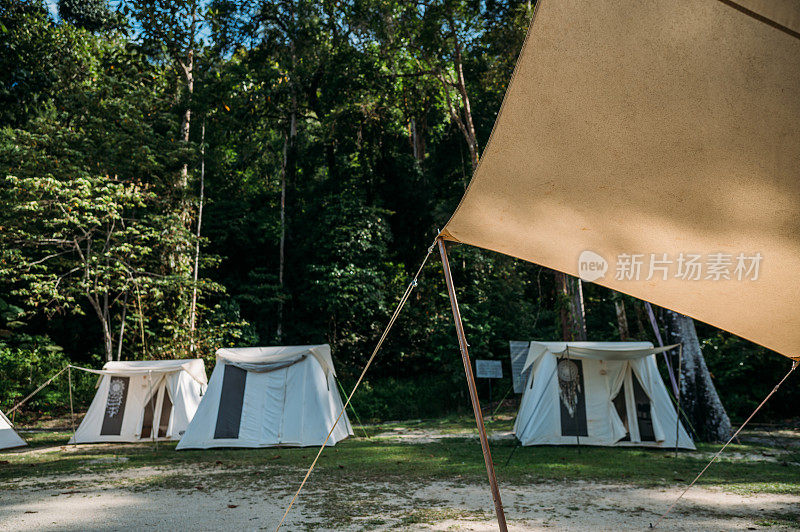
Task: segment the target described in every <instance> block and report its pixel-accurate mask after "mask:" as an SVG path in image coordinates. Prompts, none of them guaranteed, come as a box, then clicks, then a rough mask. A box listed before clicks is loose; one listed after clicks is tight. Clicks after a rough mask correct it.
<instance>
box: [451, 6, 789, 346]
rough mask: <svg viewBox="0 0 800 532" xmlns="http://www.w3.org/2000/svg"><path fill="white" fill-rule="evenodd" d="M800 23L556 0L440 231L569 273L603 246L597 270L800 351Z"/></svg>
mask: <svg viewBox="0 0 800 532" xmlns="http://www.w3.org/2000/svg"><path fill="white" fill-rule="evenodd" d="M798 31H800V2H798V1H788V0H784V1H775V2H766V1H756V0H751V1H744V2H737V3H735V4H734V3H733V2H728V1H720V0H648V1H647V2H642V1H641V0H596V1H593V2H585V1H582V0H542V1H541V2H540V5H539V6H538V8H537V13H536V15H535V17H534V20H533V22H532V24H531V28H530V30H529V34H528V38H527V40H526V43H525V45H524V47H523V50H522V52H521V54H520V57H519V60H518V63H517V67H516V71H515V73H514V76H513V78H512V81H511V84H510V86H509V89H508V91H507V93H506V97H505V101H504V103H503V107H502V109H501V111H500V114H499V116H498V119H497V122H496V124H495V127H494V131H493V133H492V136H491V139H490V141H489V144H488V145H487V147H486V150H485V153H484V154H483V157H482V159H481V162H480V165H479V167H478V169H477V171H476V173H475V175H474V176H473V178H472V182H471V183H470V186H469V188H468V190H467V192H466V194H465V196H464V198H463V199H462V201H461V203H460V205H459V207H458V209H457V210H456V212H455V213H454V215H453V217H452V218H451V219H450V221H449V222H448V223H447V225H446V227H445V228H444V230H443V232H442V235H443V237H444V238H446V239H448V240H453V241H458V242H463V243H466V244H471V245H474V246H479V247H482V248H486V249H491V250H495V251H498V252H501V253H505V254H507V255H511V256H514V257H518V258H521V259H525V260H528V261H531V262H534V263H537V264H541V265H543V266H547V267H549V268H553V269H556V270H559V271H562V272H566V273H569V274H572V275H578V273H579V271H578V261H579V257H580V256H581V253H582V252H584V251H591V252H594V253H596V254H597V255H599V256H600V257H602V258H603V259H605V260H606V261H607V262H608V265H609V266H608V267H609V269H608V271H607V272H606V274H605V276H604V277H602V278H600V279H597V281H596V282H598V283H599V284H602V285H604V286H608V287H610V288H613V289H615V290H619V291H621V292H624V293H627V294H631V295H633V296H636V297H639V298H642V299H646V300H648V301H651V302H653V303H655V304H658V305H661V306H663V307H667V308H670V309H673V310H675V311H677V312H681V313H684V314H687V315H689V316H692V317H694V318H697V319H699V320H702V321H705V322H708V323H710V324H712V325H715V326H718V327H720V328H723V329H726V330H728V331H730V332H733V333H735V334H737V335H740V336H742V337H745V338H748V339H750V340H752V341H754V342H757V343H759V344H762V345H764V346H766V347H768V348H770V349H774V350H776V351H778V352H780V353H783V354H784V355H787V356H791V357H798V356H800V311H798V302H800V34H798ZM682 253H683V254H685V257H687V258H688V256H689V255H690V254H696V255H699V256H701V259H700V260H699V261H698V262H699V263H702V264H706V266H707V267H709V265H708V261H709V258H710V257H711V256H712V255H715V254H723V255H724V256H725V257H728V256H730V260H731V261H732V262H733V264H731V265H730V267H729V277H730V279H725V278H724V277H721V278H720V279H714V278H713V276H712V278H707V275H708V273H707V271H703V272H702V276H701V278H700V279H697V280H687V279H684V278H680V277H676V274H677V273H678V272H677V271H676V269H677V268H678V265H677V260H678V258H679V257H680V255H681V254H682ZM636 254H641V255H642V259H643V260H644V263H645V264H644V266H643V267H642V272H641V276H640V278H639V279H638V280H636V279H632V278H627V277H626V276H625V275H623V276H622V277H623V278H621V279H617V278H616V277H617V275H616V273H617V267H618V266H619V264H620V263H622V262H625V260H627V259H624V258H620V257H621V256H624V255H636ZM650 254H655V255H656V256H657V258H658V259H664V258H666V260H672V261H673V263H672V264H671V265H670V266H669V267H670V268H671V269H670V271H669V272H667V274H665V275H667V277H668V278H667V279H666V280H664V279H663V275H662V272H661V271H660V270H659V271H658V272H657V273H656V275H655V276H653V277H652V278H650V279H649V280H648V279H647V277H648V273H649V272H648V271H647V265H648V262H647V261H648V260H649V259H650ZM664 254H666V257H665V256H664ZM740 254H742V255H745V256H747V257H748V258H749V257H755V255H756V254H760V256H761V257H762V258H761V259H760V262H759V268H758V275H757V278H755V279H753V277H754V276H753V275H752V274H753V273H755V272H753V271H751V272H750V273H751V275H750V277H749V278H748V276H747V275H745V276H744V277H743V279H742V280H739V279H737V278H736V277H737V276H736V273H735V272H734V267H735V266H736V262H737V261H736V259H737V256H739V255H740ZM753 262H756V261H752V260H751V261H750V262H749V263H748V264H747V266H748V268H749V267H751V266H752V265H753ZM718 269H719V268H717V270H718ZM630 273H631V272H630V271H628V272H626V274H628V275H629V274H630ZM684 273H685V272H684ZM739 273H740V274H741V273H742V272H739Z"/></svg>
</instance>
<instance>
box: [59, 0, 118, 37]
mask: <svg viewBox="0 0 800 532" xmlns="http://www.w3.org/2000/svg"><path fill="white" fill-rule="evenodd" d="M58 14H59V15H60V16H61V18H62V19H64V20H66V21H68V22H70V23H72V24H74V25H75V26H77V27H80V28H84V29H87V30H89V31H99V30H109V29H112V28H113V27H114V23H115V17H114V15H113V14H112V13H111V11H110V10H109V9H108V4H107V3H106V0H59V1H58Z"/></svg>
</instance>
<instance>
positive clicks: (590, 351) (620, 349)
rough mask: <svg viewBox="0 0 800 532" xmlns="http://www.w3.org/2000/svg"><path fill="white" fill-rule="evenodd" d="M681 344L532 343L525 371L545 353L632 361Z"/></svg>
mask: <svg viewBox="0 0 800 532" xmlns="http://www.w3.org/2000/svg"><path fill="white" fill-rule="evenodd" d="M678 346H679V344H673V345H666V346H664V347H653V344H652V343H650V342H531V347H530V350H529V351H528V358H527V359H526V360H525V366H524V367H523V369H522V371H525V370H526V369H527V368H528V367H529V366H531V365H532V364H533V363H534V362H536V360H537V359H538V358H539V357H540V356H542V355H543V354H544V353H547V352H549V353H552V354H554V355H562V354H563V355H565V356H566V355H568V356H570V357H573V358H589V359H595V360H631V359H635V358H643V357H646V356H648V355H652V354H656V353H662V352H664V351H669V350H670V349H674V348H676V347H678Z"/></svg>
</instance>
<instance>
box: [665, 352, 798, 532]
mask: <svg viewBox="0 0 800 532" xmlns="http://www.w3.org/2000/svg"><path fill="white" fill-rule="evenodd" d="M798 364H800V360H793V361H792V367H791V368H790V369H789V372H788V373H786V375H784V376H783V378H782V379H781V380H780V381H779V382H778V384H776V385H775V387H774V388H773V389H772V391H771V392H769V393H768V394H767V396H766V397H765V398H764V400H763V401H761V403H760V404H759V405H758V406H757V407H756V409H755V410H753V413H752V414H750V416H749V417H748V418H747V419H746V420H745V422H744V423H742V424H741V426H740V427H739V428H738V429H737V430H736V432H734V433H733V436H731V437H730V438H729V439H728V441H727V442H725V445H723V446H722V448H721V449H720V450H719V451H717V453H716V454H715V455H714V456H713V457H712V458H711V460H710V461H709V462H708V463H707V464H706V466H705V467H704V468H703V469H702V471H700V473H698V474H697V476H696V477H695V479H694V480H693V481H692V483H691V484H689V485H688V486H686V489H684V490H683V492H682V493H681V494H680V495H678V498H677V499H675V501H674V502H673V503H672V504H671V505H670V506H669V508H667V511H666V512H664V513H663V514H661V516H660V517H659V518H658V519H657V520H656V522H655V524H654V523H650V528H656V527H658V524H659V523H660V522H661V521H662V520H663V519H664V518H665V517H666V516H667V515H668V514H669V513H670V512H671V511H672V509H673V508H675V505H677V504H678V501H680V500H681V499H682V498H683V496H684V495H686V492H687V491H689V490H690V489H691V488H692V486H694V485H695V483H696V482H697V481H698V480H700V477H702V476H703V473H705V472H706V470H707V469H708V468H709V467H711V464H713V463H714V461H715V460H716V459H717V457H719V455H721V454H722V451H724V450H725V448H726V447H727V446H728V445H729V444H730V443H731V442H732V441H733V440H734V439H735V438H736V437H737V436H738V435H739V433H740V432H742V429H743V428H744V427H745V425H747V424H748V423H749V422H750V420H751V419H753V417H754V416H755V415H756V414H757V413H758V411H759V410H761V407H762V406H764V404H765V403H766V402H767V401H768V400H769V398H770V397H772V395H773V394H774V393H775V392H777V391H778V388H780V387H781V384H783V383H784V381H785V380H786V379H788V378H789V375H791V374H792V372H793V371H794V370H795V369H797V366H798Z"/></svg>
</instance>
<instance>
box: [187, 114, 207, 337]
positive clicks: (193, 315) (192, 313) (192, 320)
mask: <svg viewBox="0 0 800 532" xmlns="http://www.w3.org/2000/svg"><path fill="white" fill-rule="evenodd" d="M205 192H206V121H205V118H204V119H203V125H202V126H201V130H200V203H199V204H198V206H197V233H196V234H195V237H196V241H195V245H194V272H193V279H192V281H193V282H192V302H191V308H190V310H189V335H190V336H189V342H190V345H189V350H190V351H192V352H194V350H195V342H194V331H195V327H196V323H197V279H198V278H199V273H200V229H201V227H202V225H203V201H204V200H205Z"/></svg>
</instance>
